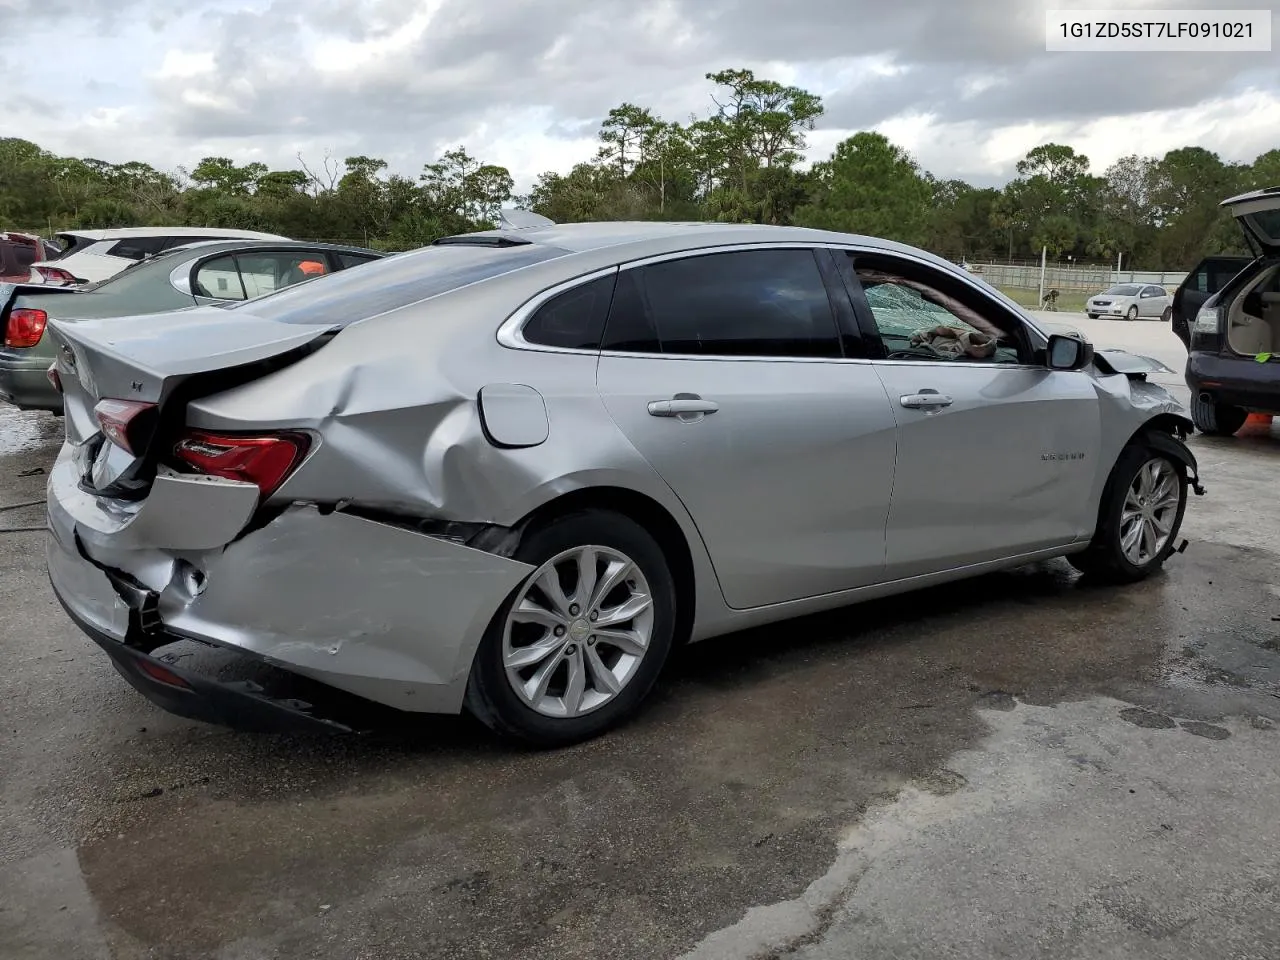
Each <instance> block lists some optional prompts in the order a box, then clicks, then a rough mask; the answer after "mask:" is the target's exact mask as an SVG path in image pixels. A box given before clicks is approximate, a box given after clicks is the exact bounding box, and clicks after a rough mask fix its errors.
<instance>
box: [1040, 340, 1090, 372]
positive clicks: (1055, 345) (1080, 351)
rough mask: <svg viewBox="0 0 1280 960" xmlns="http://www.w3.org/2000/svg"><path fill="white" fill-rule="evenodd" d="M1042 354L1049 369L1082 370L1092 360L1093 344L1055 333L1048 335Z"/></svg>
mask: <svg viewBox="0 0 1280 960" xmlns="http://www.w3.org/2000/svg"><path fill="white" fill-rule="evenodd" d="M1044 355H1045V366H1047V367H1048V368H1049V369H1050V370H1082V369H1084V368H1085V367H1087V366H1088V365H1089V364H1091V363H1092V362H1093V345H1092V344H1090V343H1088V342H1087V341H1085V340H1081V339H1079V338H1077V337H1064V336H1062V335H1061V334H1057V333H1055V334H1053V335H1052V336H1050V337H1049V345H1048V346H1047V347H1045V351H1044Z"/></svg>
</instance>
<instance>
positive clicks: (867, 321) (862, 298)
mask: <svg viewBox="0 0 1280 960" xmlns="http://www.w3.org/2000/svg"><path fill="white" fill-rule="evenodd" d="M832 249H833V250H839V251H841V252H843V253H845V254H853V255H855V256H856V255H858V254H862V255H864V256H868V257H885V258H888V259H895V258H896V259H899V260H904V261H906V262H907V263H910V264H911V265H912V266H915V267H918V268H923V269H925V270H932V271H934V272H935V273H940V274H942V275H943V276H945V277H946V278H947V279H949V280H951V281H952V282H959V283H960V284H961V285H962V286H966V287H968V288H969V289H970V290H972V291H973V292H974V293H976V294H978V295H979V296H981V297H982V298H983V299H984V300H985V301H986V302H989V303H991V304H992V305H993V306H995V307H998V308H1000V309H1001V310H1002V311H1003V315H1004V316H1006V317H1008V318H1009V319H1010V320H1012V321H1014V322H1015V323H1017V324H1018V331H1019V339H1021V341H1022V344H1021V346H1022V347H1023V351H1020V352H1025V353H1026V354H1027V355H1029V356H1030V357H1031V358H1032V359H1031V362H1029V363H990V362H988V361H986V360H977V359H973V360H968V359H963V358H956V359H954V360H944V359H941V358H939V359H937V360H925V359H920V360H915V359H912V360H890V359H888V357H887V356H885V355H884V342H883V341H882V340H881V339H880V330H879V328H878V327H877V326H876V322H875V317H874V316H873V315H872V313H871V305H870V304H869V303H868V302H867V298H866V294H865V292H864V291H863V289H862V283H861V282H860V281H859V280H858V277H857V272H856V270H855V269H854V268H853V267H852V265H851V264H848V261H849V257H848V256H846V257H844V258H843V259H844V261H845V263H846V264H848V265H847V266H844V267H842V270H841V276H843V277H844V280H845V283H846V284H853V285H854V286H853V287H852V288H851V291H852V294H851V295H852V299H853V305H854V312H855V313H856V314H857V316H858V325H859V327H861V329H862V332H863V336H864V338H865V342H866V343H867V345H868V350H870V351H874V352H875V353H876V354H877V356H876V357H875V358H874V359H873V360H872V361H871V362H873V363H883V364H893V365H895V366H897V365H899V364H911V365H914V366H929V367H933V366H941V367H955V366H957V365H958V366H964V367H978V368H980V369H983V370H1044V369H1045V367H1044V365H1043V363H1041V362H1039V357H1040V355H1041V354H1042V353H1043V352H1044V349H1045V344H1047V343H1048V342H1049V335H1048V334H1046V333H1045V332H1044V331H1043V330H1041V329H1040V327H1039V326H1037V325H1036V324H1035V323H1034V322H1033V320H1032V319H1031V318H1030V317H1028V316H1025V315H1024V314H1023V313H1022V312H1021V311H1020V310H1010V309H1009V308H1008V307H1007V306H1006V305H1005V304H1004V303H1002V302H1001V301H1000V300H999V299H998V298H997V297H995V296H992V293H991V291H990V290H987V289H984V288H983V287H981V286H979V285H978V284H976V283H974V282H973V281H972V280H969V279H967V278H966V277H963V276H960V275H958V274H955V273H953V272H952V271H950V270H947V269H944V268H942V267H939V266H938V265H937V264H935V263H930V262H929V261H928V260H925V259H924V258H922V257H915V256H911V255H910V254H908V253H904V252H903V251H901V250H888V249H885V248H883V247H862V246H855V245H852V244H850V245H848V246H833V247H832ZM839 259H841V258H837V260H839ZM993 322H994V321H993ZM997 326H999V324H997ZM1037 336H1038V337H1040V338H1041V340H1042V342H1041V343H1037V342H1036V337H1037Z"/></svg>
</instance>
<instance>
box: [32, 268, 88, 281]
mask: <svg viewBox="0 0 1280 960" xmlns="http://www.w3.org/2000/svg"><path fill="white" fill-rule="evenodd" d="M36 270H37V271H38V272H39V274H40V276H42V277H44V279H45V282H46V283H80V282H81V280H80V278H79V277H77V276H76V275H75V274H73V273H68V272H67V271H66V270H63V269H62V268H61V267H36Z"/></svg>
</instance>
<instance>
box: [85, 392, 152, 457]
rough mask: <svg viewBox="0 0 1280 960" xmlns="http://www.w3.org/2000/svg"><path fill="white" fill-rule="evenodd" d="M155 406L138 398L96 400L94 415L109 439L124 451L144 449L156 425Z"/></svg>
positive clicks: (137, 451) (130, 451) (138, 451)
mask: <svg viewBox="0 0 1280 960" xmlns="http://www.w3.org/2000/svg"><path fill="white" fill-rule="evenodd" d="M157 412H158V411H157V408H156V405H155V404H154V403H143V402H142V401H141V400H110V399H108V400H99V401H98V405H97V406H95V407H94V408H93V415H94V417H95V419H97V421H98V426H100V427H101V428H102V432H103V434H104V435H105V436H106V438H107V439H108V440H110V441H111V442H112V443H114V444H115V445H116V446H117V447H120V448H121V449H122V450H124V451H125V452H126V453H131V454H133V455H134V456H137V455H138V454H139V453H141V452H142V451H143V449H144V448H145V446H146V442H147V440H149V439H150V436H151V428H152V427H153V426H154V425H155V420H156V414H157Z"/></svg>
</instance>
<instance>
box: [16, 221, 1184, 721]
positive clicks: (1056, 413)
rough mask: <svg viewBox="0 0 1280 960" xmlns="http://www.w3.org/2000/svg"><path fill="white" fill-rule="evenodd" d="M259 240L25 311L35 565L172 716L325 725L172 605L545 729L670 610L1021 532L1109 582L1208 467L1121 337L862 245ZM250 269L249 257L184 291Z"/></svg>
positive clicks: (616, 700) (663, 652)
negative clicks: (240, 665)
mask: <svg viewBox="0 0 1280 960" xmlns="http://www.w3.org/2000/svg"><path fill="white" fill-rule="evenodd" d="M282 249H283V248H282ZM263 250H264V248H262V247H255V248H253V249H252V250H249V249H248V248H245V249H243V250H242V249H240V248H231V247H228V248H226V249H219V250H217V251H213V250H210V249H204V250H200V251H194V250H193V251H191V252H186V253H179V254H175V255H173V257H172V258H167V259H165V260H164V262H155V263H152V264H150V265H149V266H148V265H142V266H139V267H136V268H134V270H135V271H138V272H137V273H134V274H133V276H134V277H143V276H145V273H144V271H146V270H148V269H149V268H150V269H151V270H152V272H154V273H157V274H159V275H160V277H159V279H160V280H161V281H163V282H161V283H158V284H157V285H156V286H157V293H156V294H155V295H156V296H157V297H159V296H160V294H161V293H163V295H164V296H165V297H168V296H169V295H170V290H163V289H161V288H163V287H165V286H166V285H168V286H169V287H171V288H172V287H174V286H177V287H178V288H180V289H178V290H177V293H178V294H180V295H181V296H182V297H189V298H190V300H191V302H192V306H190V307H189V308H188V309H185V310H183V311H181V312H158V313H152V314H150V315H136V314H138V313H141V311H139V310H136V309H135V310H134V314H135V315H130V316H127V317H110V316H109V315H104V316H99V317H98V318H92V319H79V320H72V319H70V318H66V319H64V318H62V317H61V315H59V317H58V319H49V320H47V322H46V326H45V335H46V336H49V337H51V344H50V346H51V347H52V356H53V364H52V368H51V371H50V372H51V376H52V380H53V382H54V384H55V385H56V388H57V389H58V390H59V393H60V396H61V400H62V403H63V406H64V408H65V414H66V416H65V424H66V442H65V444H64V445H63V447H62V450H61V452H60V453H59V455H58V459H57V462H56V464H55V466H54V467H53V469H52V471H51V474H50V478H49V483H48V504H49V508H48V509H49V527H50V531H51V537H50V540H49V547H48V549H49V573H50V578H51V581H52V583H53V587H54V590H55V593H56V595H57V596H58V597H59V599H60V600H61V602H62V603H63V605H64V606H65V608H66V609H67V611H68V613H69V614H70V616H71V617H72V619H73V620H74V621H75V622H76V623H77V624H79V625H80V626H81V627H82V628H83V630H84V631H85V632H86V633H87V634H88V635H89V636H91V637H92V638H93V639H94V640H95V641H97V643H98V644H99V645H100V646H101V647H102V648H103V649H104V650H105V651H106V653H107V654H108V655H109V656H110V657H111V658H112V659H113V661H114V662H115V663H116V665H117V667H118V668H119V670H120V671H121V672H122V673H123V674H124V676H125V677H126V678H128V680H129V682H130V683H132V684H133V685H134V686H135V687H137V688H138V689H139V690H140V691H142V692H143V693H144V694H145V695H147V696H148V697H150V698H152V699H153V700H155V701H156V702H158V703H160V704H162V705H164V706H165V707H167V708H168V709H171V710H173V711H175V712H178V713H181V714H184V715H186V716H191V717H199V718H203V719H206V720H214V721H220V722H236V723H240V724H247V725H253V726H258V727H266V728H274V729H279V728H286V727H293V726H316V725H319V726H324V727H328V728H330V729H332V728H334V726H335V725H336V721H335V718H334V716H332V715H330V714H328V713H327V712H326V711H325V709H323V707H322V706H321V705H316V704H305V703H301V702H299V701H298V699H297V698H296V697H292V696H290V697H283V696H280V695H277V694H275V693H273V692H271V691H270V690H266V689H263V688H260V687H254V686H251V685H246V684H243V683H229V682H223V681H221V680H219V679H218V678H217V677H215V676H210V675H207V674H202V673H200V672H198V670H196V669H194V668H190V667H188V666H184V665H183V664H184V661H180V660H178V659H176V658H173V657H170V656H167V655H166V654H165V653H164V651H163V649H162V648H164V647H166V646H168V645H170V644H172V643H174V642H175V641H178V640H195V641H198V642H201V643H206V644H211V645H214V646H217V647H222V648H224V649H225V650H227V651H230V652H237V653H239V654H242V655H243V656H245V657H248V658H250V659H259V660H265V661H268V662H270V663H271V664H273V665H274V666H275V667H277V668H279V669H281V670H284V671H289V672H292V673H294V674H298V675H301V676H303V677H306V678H309V679H310V680H312V681H319V682H320V683H322V684H327V685H329V686H330V687H333V688H337V689H339V690H342V691H346V692H347V693H348V694H354V695H356V696H357V697H360V698H364V699H365V700H368V701H373V702H375V703H379V704H383V705H387V706H391V707H395V708H398V709H401V710H409V711H427V712H458V711H460V710H463V709H466V710H468V711H470V712H471V713H472V714H474V715H475V716H476V717H478V718H479V719H480V720H482V721H483V722H484V723H486V724H488V725H489V726H490V727H492V728H493V729H495V730H497V731H499V732H501V733H503V734H506V735H510V736H514V737H518V738H522V739H524V740H527V741H530V742H533V743H538V744H544V745H554V744H564V743H569V742H573V741H576V740H581V739H583V738H586V737H590V736H593V735H596V734H598V733H600V732H602V731H604V730H606V729H608V728H610V727H611V726H613V725H615V724H617V723H619V722H621V721H622V720H623V719H624V718H626V717H627V716H629V715H631V714H632V713H633V712H634V711H635V710H636V709H637V708H638V706H639V705H640V703H641V701H643V700H644V699H645V697H646V695H647V694H648V693H649V691H650V689H651V687H652V686H653V684H654V682H655V680H656V679H657V677H658V674H659V672H660V671H661V670H662V667H663V665H664V663H665V661H666V660H667V658H668V655H669V654H670V652H671V650H672V649H673V647H675V646H676V645H678V644H682V643H685V642H688V641H694V640H701V639H704V638H708V637H713V636H717V635H720V634H725V633H729V632H731V631H736V630H739V629H742V628H744V627H748V626H753V625H758V624H764V623H769V622H772V621H777V620H781V619H784V618H788V617H793V616H797V615H800V614H805V613H811V612H814V611H819V610H826V609H830V608H834V607H838V606H842V605H845V604H849V603H852V602H856V601H859V600H863V599H867V598H871V597H884V596H890V595H896V594H900V593H903V592H905V591H908V590H913V589H918V588H927V587H929V586H930V585H933V584H938V583H942V582H945V581H948V580H953V579H957V578H962V577H968V576H972V575H975V574H979V573H983V572H986V571H989V570H995V569H999V568H1003V567H1008V566H1014V565H1019V564H1022V563H1025V562H1027V561H1030V560H1034V559H1038V558H1047V557H1054V556H1067V557H1068V558H1069V560H1070V561H1071V562H1072V563H1073V564H1074V565H1076V566H1077V567H1078V568H1079V569H1081V570H1083V571H1085V572H1086V573H1087V574H1089V575H1090V576H1094V577H1098V578H1101V579H1107V580H1112V581H1118V582H1129V581H1135V580H1139V579H1142V578H1144V577H1147V576H1149V575H1150V574H1152V573H1154V572H1155V571H1157V570H1158V569H1160V567H1161V565H1162V564H1163V563H1164V561H1165V559H1166V558H1167V557H1168V556H1169V555H1170V553H1171V552H1172V551H1173V550H1175V549H1176V547H1177V545H1178V530H1179V526H1180V524H1181V521H1182V516H1183V511H1184V509H1185V508H1186V504H1187V491H1188V487H1192V488H1194V489H1196V490H1197V492H1202V488H1201V487H1200V484H1199V476H1198V468H1197V465H1196V461H1195V458H1194V456H1192V454H1191V453H1190V451H1188V450H1187V448H1186V447H1185V446H1184V445H1183V444H1182V443H1181V441H1180V437H1181V436H1182V435H1183V434H1184V432H1185V431H1186V430H1187V429H1189V428H1190V426H1191V423H1190V421H1189V420H1188V419H1187V417H1186V411H1185V410H1184V409H1183V408H1182V407H1181V405H1180V404H1179V403H1178V402H1177V401H1176V400H1175V399H1174V398H1173V397H1172V396H1170V395H1169V394H1167V393H1166V392H1165V391H1164V390H1163V389H1162V388H1161V387H1159V386H1158V385H1156V384H1153V383H1145V382H1142V381H1143V380H1144V378H1145V371H1146V370H1147V369H1149V366H1148V365H1145V364H1144V363H1143V362H1142V361H1141V358H1136V357H1131V356H1129V355H1127V354H1124V353H1121V352H1115V351H1100V352H1098V353H1096V354H1095V353H1094V351H1093V348H1092V347H1091V346H1090V345H1089V344H1088V342H1087V341H1085V340H1084V339H1083V338H1082V337H1080V336H1078V335H1055V334H1052V333H1049V332H1047V331H1046V330H1044V329H1043V328H1042V326H1041V325H1039V324H1038V323H1037V322H1036V321H1035V320H1034V319H1033V318H1032V317H1031V316H1030V315H1028V314H1027V313H1026V312H1025V311H1023V310H1022V309H1021V308H1020V307H1019V306H1017V304H1015V303H1014V302H1013V301H1011V300H1009V299H1008V298H1007V297H1004V296H1003V295H1001V294H1000V293H998V292H997V291H995V290H994V289H993V288H992V287H990V286H989V285H987V284H986V283H984V282H982V281H981V280H979V279H977V278H975V277H973V276H971V275H970V274H968V273H967V272H965V271H964V270H962V269H960V268H958V267H956V266H955V265H953V264H949V263H947V262H946V261H943V260H940V259H938V258H936V257H934V256H931V255H930V254H927V253H924V252H923V251H920V250H916V249H913V248H910V247H906V246H902V245H900V244H896V243H892V242H889V241H882V240H877V239H873V238H868V237H858V236H851V235H846V234H838V233H828V232H823V231H815V230H805V229H797V228H786V227H768V226H750V225H735V224H671V223H586V224H569V225H556V224H552V223H550V222H549V221H546V220H543V219H542V218H537V217H533V216H532V215H528V214H523V215H515V214H513V215H509V216H506V217H504V221H503V223H502V225H501V226H500V227H499V228H498V229H495V230H491V231H484V232H480V233H474V234H467V235H463V236H456V237H448V238H444V239H442V240H439V241H437V242H436V243H435V244H433V245H431V246H430V247H427V248H424V249H421V250H417V251H412V252H410V253H406V254H401V255H398V256H395V257H387V258H384V259H381V260H379V261H377V262H375V263H370V264H367V265H365V266H360V267H359V268H358V269H354V270H342V269H338V268H339V267H340V266H341V265H342V263H341V261H342V257H343V255H344V252H343V251H341V250H335V249H332V248H326V249H324V250H322V251H320V250H317V251H299V250H297V249H296V248H290V251H289V253H290V256H292V257H297V256H308V257H319V256H321V255H323V256H324V258H325V261H326V263H327V264H328V266H329V267H330V270H329V274H330V275H326V276H321V277H319V278H318V279H315V280H313V281H311V282H306V283H300V284H292V285H289V284H285V283H282V282H281V279H280V278H281V273H280V272H279V271H278V270H275V269H274V268H273V270H272V271H266V270H261V271H255V269H254V268H251V267H250V266H248V262H249V259H250V257H251V255H259V256H260V255H261V254H262V251H263ZM216 258H221V259H222V260H224V261H226V260H228V259H234V261H235V267H234V269H232V267H231V266H230V264H226V265H225V266H219V267H217V269H215V265H214V259H216ZM292 269H293V268H292V267H290V269H289V271H288V274H289V275H292ZM246 272H249V273H254V275H255V276H261V277H263V278H267V277H268V274H270V277H271V279H264V281H263V282H264V283H266V284H267V285H272V284H274V285H275V289H274V290H273V292H268V293H266V294H265V295H263V296H259V297H257V298H255V299H244V300H240V301H238V302H231V303H223V304H220V305H216V306H196V305H194V304H195V303H196V302H197V301H198V300H199V298H200V296H201V295H202V293H201V292H202V291H205V292H209V293H218V292H223V288H222V287H221V285H220V284H219V283H218V278H219V277H226V278H227V279H228V287H232V288H234V289H235V290H236V291H241V290H242V291H243V293H244V295H245V296H246V297H247V296H248V293H249V289H248V288H249V284H248V282H247V281H246V280H245V279H244V278H245V277H246ZM130 273H131V271H126V273H125V274H124V275H122V276H121V277H120V278H119V279H117V280H116V281H112V283H115V284H128V282H129V279H130ZM233 277H238V278H239V280H238V281H233V280H232V279H231V278H233ZM175 278H176V279H175ZM206 278H208V279H206ZM210 281H213V284H212V286H211V285H210ZM255 283H256V281H255ZM138 285H139V286H148V285H147V284H141V283H139V284H138ZM184 285H185V286H184ZM110 286H111V283H107V284H103V285H102V286H101V287H99V288H98V292H96V293H95V292H94V291H90V292H87V293H81V294H74V293H72V294H54V295H52V296H50V297H49V298H48V299H47V301H46V302H47V303H48V304H49V305H50V306H53V304H55V303H56V302H57V301H58V300H67V301H73V302H74V301H77V300H78V301H86V302H87V301H92V300H93V298H94V297H95V296H96V297H97V298H98V299H99V300H104V299H106V298H107V295H106V294H103V293H102V291H105V290H108V288H109V287H110ZM255 289H257V288H256V287H255ZM136 295H137V296H141V295H142V294H141V292H139V293H138V294H136ZM132 296H134V294H130V297H132ZM151 304H152V306H156V307H159V306H160V304H159V301H158V300H156V301H152V302H151ZM19 309H28V310H30V309H44V308H37V307H34V306H31V307H20V308H19ZM161 309H163V308H161ZM12 313H13V310H12V309H10V316H9V327H10V330H12V329H13V323H14V321H13V319H12ZM24 323H25V321H24ZM1082 602H1083V600H1082Z"/></svg>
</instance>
